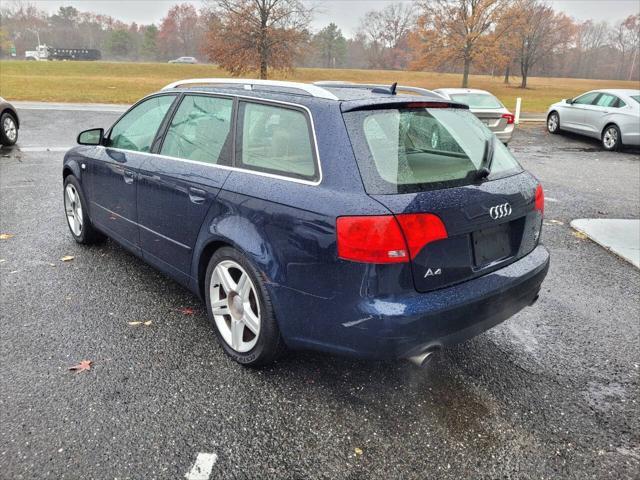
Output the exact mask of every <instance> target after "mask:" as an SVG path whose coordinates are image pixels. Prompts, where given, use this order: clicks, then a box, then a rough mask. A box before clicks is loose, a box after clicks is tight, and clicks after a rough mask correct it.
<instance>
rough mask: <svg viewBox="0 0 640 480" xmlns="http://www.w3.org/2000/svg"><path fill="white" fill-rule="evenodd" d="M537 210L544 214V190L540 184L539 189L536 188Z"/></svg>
mask: <svg viewBox="0 0 640 480" xmlns="http://www.w3.org/2000/svg"><path fill="white" fill-rule="evenodd" d="M535 208H536V210H539V211H540V213H544V190H542V185H540V184H538V188H536V200H535Z"/></svg>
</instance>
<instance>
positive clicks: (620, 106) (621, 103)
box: [614, 98, 627, 108]
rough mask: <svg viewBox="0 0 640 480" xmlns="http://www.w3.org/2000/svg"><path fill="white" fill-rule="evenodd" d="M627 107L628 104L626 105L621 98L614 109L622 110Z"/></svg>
mask: <svg viewBox="0 0 640 480" xmlns="http://www.w3.org/2000/svg"><path fill="white" fill-rule="evenodd" d="M626 106H627V104H626V103H624V101H623V100H622V99H621V98H619V99H618V101H617V102H616V104H615V105H614V107H616V108H622V107H626Z"/></svg>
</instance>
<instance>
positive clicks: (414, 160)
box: [344, 108, 521, 194]
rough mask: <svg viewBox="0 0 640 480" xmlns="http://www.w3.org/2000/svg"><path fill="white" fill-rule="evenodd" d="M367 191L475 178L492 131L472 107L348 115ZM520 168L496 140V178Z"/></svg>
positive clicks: (413, 189)
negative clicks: (474, 113)
mask: <svg viewBox="0 0 640 480" xmlns="http://www.w3.org/2000/svg"><path fill="white" fill-rule="evenodd" d="M344 117H345V121H346V124H347V128H348V129H349V136H350V138H351V142H352V144H353V146H354V149H355V154H356V158H357V161H358V166H359V168H360V173H361V175H362V179H363V181H364V184H365V188H366V190H367V192H369V193H372V194H389V193H408V192H417V191H422V190H431V189H435V188H444V187H447V186H455V185H467V184H470V183H473V182H475V181H476V174H477V172H478V170H479V169H480V168H481V166H482V157H483V154H484V151H485V146H486V142H487V141H488V140H490V141H494V140H495V137H494V136H493V134H492V133H491V132H490V131H489V130H488V129H487V128H486V127H485V126H484V124H483V123H482V122H481V121H480V120H478V119H477V118H476V117H475V116H474V115H473V114H472V113H471V112H469V111H468V110H462V109H455V108H411V109H388V110H363V111H355V112H348V113H345V115H344ZM519 171H521V168H520V166H519V164H518V162H517V161H516V160H515V158H513V155H511V152H510V151H509V150H508V149H507V147H505V146H504V145H503V144H502V143H501V142H499V141H497V140H495V142H494V156H493V163H492V171H491V175H490V177H489V178H490V179H491V178H497V177H499V176H504V175H506V174H511V173H517V172H519Z"/></svg>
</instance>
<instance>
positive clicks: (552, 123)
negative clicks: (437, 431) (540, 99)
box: [547, 114, 558, 133]
mask: <svg viewBox="0 0 640 480" xmlns="http://www.w3.org/2000/svg"><path fill="white" fill-rule="evenodd" d="M547 128H548V129H549V131H550V132H552V133H553V132H555V131H556V130H557V129H558V115H555V114H551V115H549V119H548V120H547Z"/></svg>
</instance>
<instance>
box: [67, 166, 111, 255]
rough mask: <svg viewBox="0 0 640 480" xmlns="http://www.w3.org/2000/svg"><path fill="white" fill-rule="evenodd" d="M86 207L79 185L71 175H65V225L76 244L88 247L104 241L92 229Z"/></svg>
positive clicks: (102, 237) (102, 236)
mask: <svg viewBox="0 0 640 480" xmlns="http://www.w3.org/2000/svg"><path fill="white" fill-rule="evenodd" d="M86 205H87V202H86V201H85V198H84V194H83V193H82V188H81V187H80V183H79V182H78V180H77V179H76V177H74V176H73V175H67V176H66V177H65V179H64V212H65V215H66V217H67V225H68V226H69V231H71V235H73V239H74V240H75V241H76V242H78V243H81V244H84V245H90V244H92V243H97V242H99V241H101V240H104V238H105V237H104V235H102V234H101V233H100V232H98V231H97V230H96V229H95V228H93V225H92V224H91V220H90V219H89V215H88V214H87V209H86Z"/></svg>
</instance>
